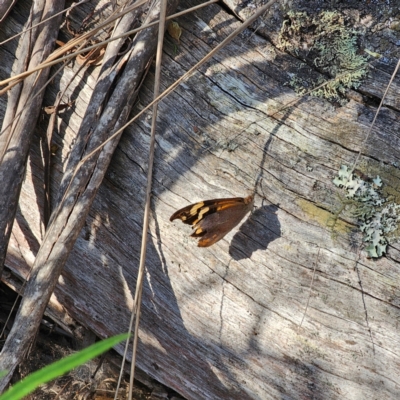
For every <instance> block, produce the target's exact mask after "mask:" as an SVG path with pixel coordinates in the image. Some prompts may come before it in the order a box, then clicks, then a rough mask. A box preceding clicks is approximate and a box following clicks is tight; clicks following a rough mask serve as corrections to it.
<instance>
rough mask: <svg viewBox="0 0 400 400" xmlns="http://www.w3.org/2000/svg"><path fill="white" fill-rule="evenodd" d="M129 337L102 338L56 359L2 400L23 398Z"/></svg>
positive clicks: (12, 389) (20, 383)
mask: <svg viewBox="0 0 400 400" xmlns="http://www.w3.org/2000/svg"><path fill="white" fill-rule="evenodd" d="M127 337H128V334H127V333H122V334H120V335H117V336H113V337H111V338H108V339H105V340H102V341H100V342H97V343H95V344H93V345H92V346H90V347H88V348H86V349H84V350H82V351H79V352H78V353H75V354H72V355H70V356H68V357H65V358H63V359H61V360H60V361H56V362H55V363H53V364H51V365H48V366H47V367H44V368H42V369H40V370H39V371H36V372H34V373H33V374H30V375H28V376H27V377H26V378H25V379H23V380H22V381H20V382H18V383H16V384H15V385H14V386H13V387H11V388H10V389H9V390H8V391H7V392H5V393H4V394H2V395H1V396H0V400H19V399H23V398H24V396H26V395H27V394H29V393H31V392H33V391H34V390H35V389H36V388H37V387H38V386H40V385H42V384H43V383H46V382H49V381H51V380H52V379H54V378H56V377H57V376H60V375H63V374H65V373H66V372H68V371H70V370H71V369H73V368H75V367H77V366H79V365H81V364H84V363H85V362H86V361H88V360H91V359H92V358H94V357H97V356H98V355H99V354H101V353H104V352H105V351H107V350H109V349H111V347H113V346H115V345H116V344H118V343H119V342H122V341H123V340H125V339H126V338H127Z"/></svg>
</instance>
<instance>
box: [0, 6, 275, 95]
mask: <svg viewBox="0 0 400 400" xmlns="http://www.w3.org/2000/svg"><path fill="white" fill-rule="evenodd" d="M146 1H147V0H141V1H140V3H139V4H138V5H137V6H136V7H138V6H140V5H142V4H144V3H145V2H146ZM217 1H218V0H210V1H208V2H206V3H203V4H200V5H198V6H196V7H192V8H189V9H187V10H185V11H181V12H179V13H176V14H174V15H170V16H169V17H167V18H166V19H167V20H170V19H172V18H177V17H179V16H181V15H184V14H187V13H189V12H192V11H195V10H197V9H199V8H201V7H205V6H207V5H210V4H212V3H216V2H217ZM272 1H276V0H272ZM135 4H136V3H135ZM136 7H135V8H136ZM124 14H125V13H121V14H118V18H119V17H121V16H123V15H124ZM115 19H116V17H113V18H112V21H109V20H107V21H106V22H104V23H103V24H102V25H101V26H100V27H97V28H95V29H93V30H92V31H90V32H87V33H85V34H84V35H82V36H80V37H78V38H76V39H72V40H70V41H69V42H68V43H66V44H65V45H64V46H62V47H61V48H59V49H58V50H56V51H55V52H53V54H51V55H50V56H49V57H48V58H47V60H46V61H44V62H43V63H41V64H39V65H38V66H37V67H36V68H33V69H31V70H29V71H26V72H23V73H21V74H18V75H15V76H13V77H10V78H7V79H4V80H3V81H0V86H4V85H6V84H7V83H9V82H12V83H11V84H10V85H8V86H6V87H5V88H3V89H1V90H0V95H2V94H4V93H5V92H7V91H8V90H10V89H11V87H12V86H14V85H15V84H17V83H19V82H20V81H21V80H22V79H23V78H25V77H27V76H29V75H31V74H32V73H34V72H36V71H38V70H40V69H43V68H48V67H52V66H53V65H55V64H58V63H60V62H62V61H66V60H70V59H71V58H74V57H76V56H77V55H79V54H82V53H86V52H88V51H90V50H92V49H95V48H98V47H100V46H104V45H105V44H107V43H110V42H112V41H114V40H117V39H121V38H124V37H126V36H130V35H133V34H134V33H137V32H140V31H142V30H143V29H146V28H149V27H151V26H153V25H156V24H158V23H159V21H154V22H151V23H149V24H146V25H143V26H141V27H140V28H136V29H133V30H131V31H128V32H125V33H124V34H121V35H118V36H115V37H112V38H109V39H107V40H103V41H101V42H99V43H96V44H94V45H92V46H89V47H85V48H84V49H82V50H76V51H74V52H73V53H72V54H70V55H67V56H64V57H61V58H56V57H58V56H59V55H60V54H64V53H66V52H67V51H70V50H72V49H73V48H74V47H76V46H77V45H78V44H79V43H81V42H82V41H83V40H86V39H89V38H91V37H92V36H93V35H94V34H95V33H96V32H97V31H99V30H100V29H101V28H102V27H103V26H105V25H106V24H109V23H111V22H113V21H114V20H115Z"/></svg>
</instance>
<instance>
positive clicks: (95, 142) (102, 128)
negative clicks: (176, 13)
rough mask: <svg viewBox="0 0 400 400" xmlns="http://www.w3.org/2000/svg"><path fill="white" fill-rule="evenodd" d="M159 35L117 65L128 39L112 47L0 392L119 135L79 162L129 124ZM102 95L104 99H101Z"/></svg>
mask: <svg viewBox="0 0 400 400" xmlns="http://www.w3.org/2000/svg"><path fill="white" fill-rule="evenodd" d="M176 4H177V2H176V1H170V2H169V7H168V12H169V13H171V11H172V10H174V9H175V8H176ZM159 13H160V11H159V4H158V7H157V2H154V4H152V6H151V7H150V11H149V13H148V15H147V18H146V22H147V23H149V22H153V21H156V20H158V18H159ZM131 18H132V15H129V14H128V15H127V16H126V17H125V18H123V21H122V22H121V26H120V27H117V28H116V29H115V32H117V34H118V33H124V32H125V31H128V30H129V28H130V26H131V24H132V19H131ZM124 23H125V24H124ZM121 29H122V30H123V32H121ZM157 31H158V27H157V26H153V27H151V28H147V29H144V30H143V31H141V32H140V33H139V34H138V35H137V36H136V37H135V39H134V40H133V42H132V46H131V49H130V50H129V51H128V53H127V54H126V56H124V57H122V58H121V60H118V62H117V63H116V65H114V66H113V60H114V59H115V58H116V56H117V54H118V51H119V50H120V48H121V46H122V44H123V41H119V42H120V43H117V45H115V44H114V43H112V44H111V45H110V51H109V52H108V54H106V56H105V61H104V64H103V69H102V71H101V74H100V78H99V82H100V83H99V87H98V88H96V89H95V91H94V102H93V103H94V105H92V108H90V107H89V108H88V110H87V111H88V113H87V116H88V117H87V118H86V119H85V121H84V122H85V124H82V126H81V129H80V130H79V132H78V136H77V141H76V143H75V144H74V148H73V150H72V153H71V156H70V157H69V163H68V166H67V168H68V169H67V171H68V174H65V175H64V179H63V182H62V184H61V186H60V194H59V196H58V203H57V204H56V207H55V210H54V212H53V213H52V217H51V220H50V224H49V226H48V229H47V230H46V235H45V237H44V239H43V242H42V243H41V246H40V249H39V251H38V253H37V255H36V258H35V262H34V264H33V267H32V273H31V276H30V279H29V281H28V284H27V285H26V289H25V291H24V297H23V300H22V302H21V306H20V309H19V311H18V314H17V316H16V319H15V321H14V325H13V328H12V330H11V332H10V334H9V336H8V338H7V340H6V342H5V344H4V346H3V349H2V352H1V354H0V365H1V368H2V370H5V371H7V375H6V376H5V377H3V378H2V380H1V381H0V391H2V390H4V388H5V387H6V386H7V384H8V382H9V380H10V378H11V376H12V374H13V372H14V369H15V368H16V367H17V365H18V364H19V363H20V362H21V361H22V358H23V356H24V354H25V353H26V351H27V350H28V349H29V345H30V344H31V342H32V341H33V339H34V337H35V334H36V331H37V329H38V327H39V324H40V320H41V318H42V315H43V312H44V309H45V308H46V305H47V303H48V301H49V299H50V296H51V294H52V293H53V291H54V287H55V285H56V283H57V281H58V278H59V276H60V274H61V271H62V269H63V267H64V264H65V262H66V260H67V258H68V256H69V253H70V251H71V248H72V247H73V245H74V243H75V240H76V238H77V237H78V235H79V233H80V231H81V229H82V227H83V225H84V223H85V219H86V216H87V214H88V212H89V208H90V206H91V204H92V202H93V199H94V197H95V194H96V192H97V189H98V187H99V186H100V183H101V181H102V179H103V176H104V174H105V172H106V170H107V166H108V164H109V162H110V160H111V156H112V154H113V152H114V150H115V148H116V146H117V144H118V141H119V135H118V136H115V137H114V138H113V139H112V140H111V141H109V142H108V143H107V144H106V145H105V146H104V147H103V148H102V149H101V151H98V152H97V153H95V154H93V155H92V156H91V157H90V158H88V159H87V161H86V162H85V163H84V164H82V165H81V166H79V164H78V162H79V161H80V160H82V159H84V158H86V157H87V156H88V155H90V154H92V153H93V151H94V150H95V149H97V148H98V146H100V145H101V144H102V143H103V142H104V141H105V140H106V139H108V138H110V136H111V135H112V134H113V133H115V132H116V131H118V129H120V128H121V127H122V126H123V125H124V124H125V122H126V119H127V117H128V115H129V112H130V111H131V108H132V105H133V104H134V101H135V100H136V96H137V91H138V87H139V86H140V82H141V81H142V78H143V74H144V73H145V71H146V66H147V65H148V64H149V62H150V61H151V59H152V57H153V55H154V52H155V48H156V43H157V35H156V33H157ZM144 44H146V45H145V46H144ZM103 74H104V75H103ZM108 78H110V79H108ZM104 81H106V82H107V83H108V85H107V83H105V82H104ZM112 84H114V85H115V88H114V90H113V92H112V94H110V98H109V99H107V100H108V101H107V102H105V101H104V99H105V98H106V96H107V94H109V92H110V90H111V85H112ZM100 93H101V94H102V96H99V95H100ZM96 96H97V97H96ZM99 100H100V101H99ZM93 107H95V108H96V109H95V111H97V113H95V112H94V110H93ZM100 107H103V110H102V112H101V113H99V109H100ZM88 121H89V122H88Z"/></svg>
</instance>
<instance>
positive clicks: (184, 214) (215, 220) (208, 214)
mask: <svg viewBox="0 0 400 400" xmlns="http://www.w3.org/2000/svg"><path fill="white" fill-rule="evenodd" d="M253 202H254V197H253V196H248V197H246V198H243V197H232V198H225V199H213V200H205V201H201V202H198V203H195V204H191V205H189V206H186V207H184V208H182V209H180V210H178V211H176V212H175V213H174V214H172V216H171V218H170V221H173V220H174V219H177V218H179V219H180V220H181V221H182V222H183V223H185V224H189V225H193V229H194V232H193V234H192V235H191V236H193V237H196V238H198V237H200V238H201V239H200V241H199V243H198V246H199V247H208V246H211V245H212V244H214V243H216V242H218V240H220V239H222V238H223V237H224V236H225V235H226V234H227V233H228V232H229V231H230V230H231V229H233V228H234V227H235V226H236V225H237V224H238V223H239V222H240V221H241V220H242V219H243V217H244V216H245V215H246V214H247V213H248V212H249V211H251V209H252V208H253Z"/></svg>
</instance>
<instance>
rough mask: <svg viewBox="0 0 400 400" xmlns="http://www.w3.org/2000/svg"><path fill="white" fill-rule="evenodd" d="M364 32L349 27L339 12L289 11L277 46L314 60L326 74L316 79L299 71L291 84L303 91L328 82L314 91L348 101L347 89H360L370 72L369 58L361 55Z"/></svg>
mask: <svg viewBox="0 0 400 400" xmlns="http://www.w3.org/2000/svg"><path fill="white" fill-rule="evenodd" d="M348 25H351V23H350V22H348ZM361 35H362V32H361V31H359V30H356V29H354V28H353V27H351V26H347V25H346V23H345V20H344V17H343V16H342V15H341V14H339V13H338V12H332V11H323V12H321V13H319V14H316V15H313V16H309V15H308V14H307V13H305V12H295V11H289V12H288V14H287V17H286V19H285V21H284V22H283V24H282V28H281V30H280V33H279V45H278V47H280V49H282V50H284V51H286V52H289V53H292V54H294V55H295V56H296V57H300V58H305V59H307V60H308V61H309V62H310V61H311V62H313V63H314V67H315V68H316V69H317V70H318V71H319V72H321V73H322V74H323V75H324V76H325V77H319V78H317V79H315V78H311V77H310V76H307V74H304V73H303V74H301V73H299V74H296V75H293V76H292V78H291V81H290V82H289V85H290V86H291V87H292V88H293V89H294V90H295V91H296V92H297V93H300V94H304V93H306V92H307V91H308V90H309V88H312V87H316V86H319V85H321V84H323V83H325V82H326V84H325V85H324V86H323V87H321V88H319V89H316V90H314V91H312V93H311V94H312V95H314V96H318V97H323V98H326V99H328V100H331V101H336V102H339V103H341V104H343V103H344V102H346V100H345V98H344V94H345V92H346V90H347V89H349V88H354V89H356V88H358V87H359V86H360V84H361V82H362V79H363V78H364V77H365V76H366V75H367V73H368V70H367V57H364V56H362V55H360V54H359V45H358V42H359V39H360V37H361Z"/></svg>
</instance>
